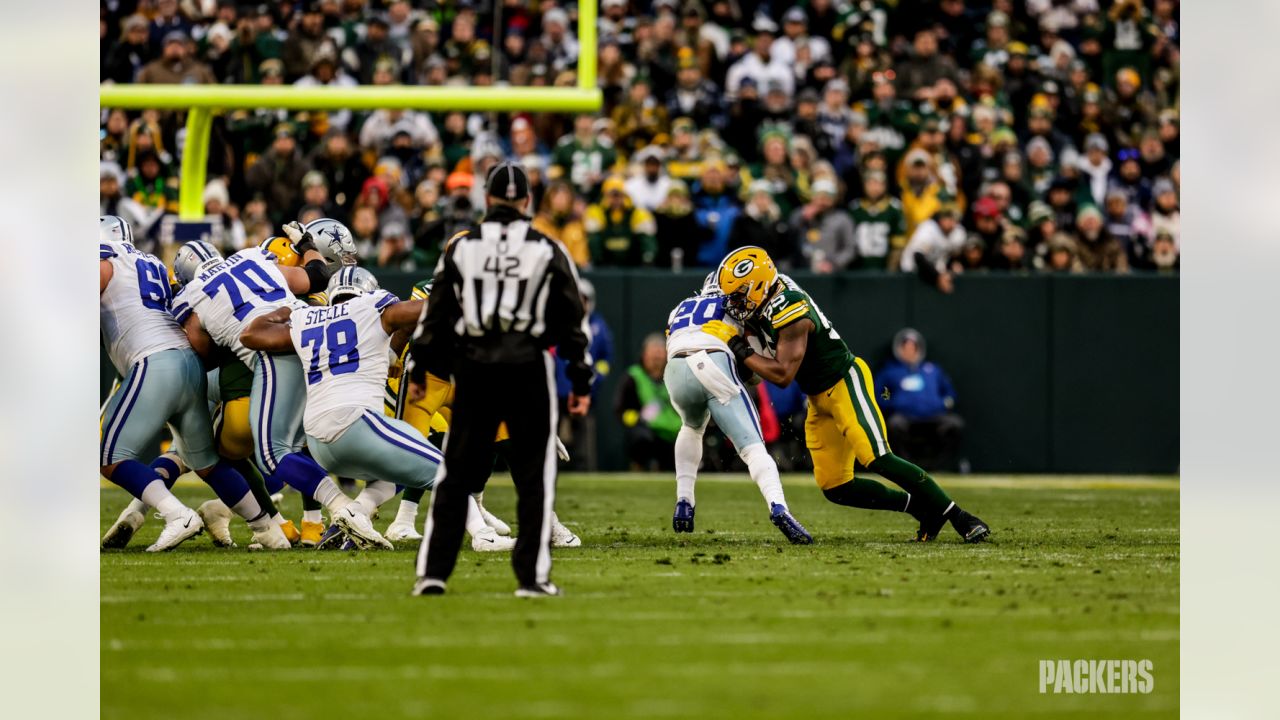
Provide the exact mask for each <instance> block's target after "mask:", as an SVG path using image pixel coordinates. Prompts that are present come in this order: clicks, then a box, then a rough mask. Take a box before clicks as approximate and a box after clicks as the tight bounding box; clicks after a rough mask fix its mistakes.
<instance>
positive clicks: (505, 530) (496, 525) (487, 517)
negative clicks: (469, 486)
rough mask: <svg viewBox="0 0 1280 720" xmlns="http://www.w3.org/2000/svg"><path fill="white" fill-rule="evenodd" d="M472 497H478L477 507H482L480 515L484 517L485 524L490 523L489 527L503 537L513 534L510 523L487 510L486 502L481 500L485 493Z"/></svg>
mask: <svg viewBox="0 0 1280 720" xmlns="http://www.w3.org/2000/svg"><path fill="white" fill-rule="evenodd" d="M472 497H474V498H475V499H476V507H478V508H480V517H482V518H484V524H485V525H488V526H489V527H491V528H493V529H494V531H495V532H497V533H498V534H499V535H502V536H503V537H506V536H507V535H510V534H511V526H510V525H508V524H506V523H504V522H502V518H499V517H498V516H497V515H494V514H493V513H491V512H489V511H488V510H485V508H484V503H483V502H481V500H483V499H484V495H483V494H481V495H473V496H472Z"/></svg>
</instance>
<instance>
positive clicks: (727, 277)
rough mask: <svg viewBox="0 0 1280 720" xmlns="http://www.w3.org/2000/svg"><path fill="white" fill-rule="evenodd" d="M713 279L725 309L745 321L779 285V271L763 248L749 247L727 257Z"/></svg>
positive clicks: (721, 262) (735, 251)
mask: <svg viewBox="0 0 1280 720" xmlns="http://www.w3.org/2000/svg"><path fill="white" fill-rule="evenodd" d="M715 278H716V284H717V285H718V286H719V288H720V292H722V293H724V296H725V309H726V310H727V311H728V312H729V314H730V315H732V316H734V317H736V318H738V319H739V320H745V319H747V318H749V317H751V316H752V315H754V314H755V313H756V312H757V311H758V310H759V309H760V308H761V307H762V306H763V305H764V302H765V300H766V299H767V298H768V297H769V293H770V292H771V291H772V290H773V286H774V283H776V282H777V281H778V268H777V266H775V265H774V264H773V259H772V258H770V257H769V253H767V252H765V251H764V249H763V248H758V247H753V246H748V247H744V248H739V249H737V250H734V251H733V252H731V253H729V254H728V255H726V256H725V258H724V260H722V261H720V267H719V269H717V270H716V273H715Z"/></svg>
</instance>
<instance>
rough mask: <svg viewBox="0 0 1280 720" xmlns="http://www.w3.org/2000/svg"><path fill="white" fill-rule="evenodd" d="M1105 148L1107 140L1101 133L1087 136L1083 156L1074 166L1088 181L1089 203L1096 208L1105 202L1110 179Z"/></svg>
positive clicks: (1109, 166)
mask: <svg viewBox="0 0 1280 720" xmlns="http://www.w3.org/2000/svg"><path fill="white" fill-rule="evenodd" d="M1107 147H1108V146H1107V139H1106V138H1105V137H1103V136H1102V134H1101V133H1093V134H1091V135H1089V137H1087V138H1085V140H1084V156H1082V157H1081V158H1080V159H1079V160H1078V161H1077V164H1076V168H1077V169H1078V170H1080V172H1081V173H1083V174H1084V176H1085V179H1086V180H1087V181H1088V187H1089V197H1090V198H1091V201H1092V202H1093V204H1094V205H1098V206H1101V205H1102V204H1103V203H1104V202H1106V199H1107V185H1108V183H1109V181H1110V178H1111V158H1109V157H1107Z"/></svg>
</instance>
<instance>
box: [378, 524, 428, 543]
mask: <svg viewBox="0 0 1280 720" xmlns="http://www.w3.org/2000/svg"><path fill="white" fill-rule="evenodd" d="M386 538H387V539H388V540H390V541H391V542H398V541H400V540H421V539H422V533H420V532H418V530H417V528H415V527H414V526H413V524H412V523H407V522H393V523H391V524H390V525H388V526H387V532H386Z"/></svg>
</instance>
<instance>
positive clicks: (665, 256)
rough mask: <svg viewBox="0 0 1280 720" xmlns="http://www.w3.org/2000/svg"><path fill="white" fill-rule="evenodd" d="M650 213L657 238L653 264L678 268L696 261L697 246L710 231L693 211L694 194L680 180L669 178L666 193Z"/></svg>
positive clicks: (700, 245)
mask: <svg viewBox="0 0 1280 720" xmlns="http://www.w3.org/2000/svg"><path fill="white" fill-rule="evenodd" d="M653 217H654V220H655V221H656V225H657V238H658V255H657V257H656V258H655V259H654V265H656V266H658V267H669V268H676V269H679V268H681V267H687V266H689V265H693V264H695V262H696V258H697V255H698V249H699V248H701V247H702V244H703V243H704V242H705V241H706V239H707V237H708V236H709V233H708V232H707V229H706V228H704V227H703V226H702V225H700V224H699V223H698V218H697V217H696V216H695V215H694V212H693V198H692V196H691V195H690V194H689V186H688V185H687V184H686V183H685V182H684V181H683V180H676V179H672V180H671V182H670V184H669V185H668V186H667V196H666V198H664V199H663V201H662V204H660V205H658V207H656V208H654V211H653Z"/></svg>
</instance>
